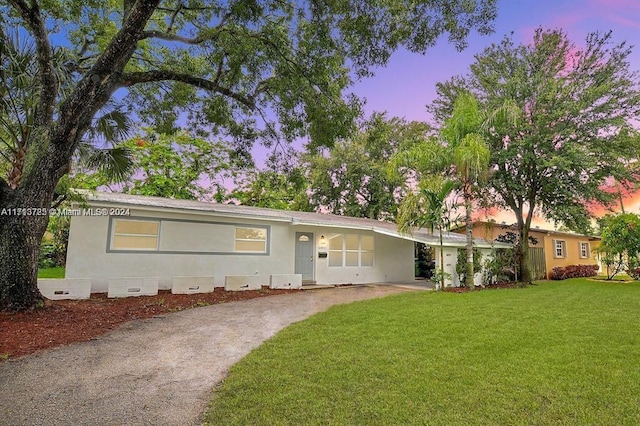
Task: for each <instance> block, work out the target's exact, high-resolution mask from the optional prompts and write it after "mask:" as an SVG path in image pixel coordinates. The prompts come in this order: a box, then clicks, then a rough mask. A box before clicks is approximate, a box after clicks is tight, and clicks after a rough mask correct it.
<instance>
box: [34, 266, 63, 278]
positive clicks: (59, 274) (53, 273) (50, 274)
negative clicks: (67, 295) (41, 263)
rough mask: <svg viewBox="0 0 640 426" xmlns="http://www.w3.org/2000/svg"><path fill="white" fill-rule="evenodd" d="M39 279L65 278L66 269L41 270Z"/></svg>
mask: <svg viewBox="0 0 640 426" xmlns="http://www.w3.org/2000/svg"><path fill="white" fill-rule="evenodd" d="M38 278H64V267H62V266H58V267H55V268H43V269H39V270H38Z"/></svg>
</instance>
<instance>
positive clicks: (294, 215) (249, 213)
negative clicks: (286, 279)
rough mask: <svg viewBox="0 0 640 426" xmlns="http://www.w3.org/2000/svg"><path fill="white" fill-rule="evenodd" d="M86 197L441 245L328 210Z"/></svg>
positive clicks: (418, 233) (456, 237)
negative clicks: (276, 208)
mask: <svg viewBox="0 0 640 426" xmlns="http://www.w3.org/2000/svg"><path fill="white" fill-rule="evenodd" d="M78 192H80V193H82V194H84V195H86V197H87V202H88V203H89V204H91V205H107V206H113V205H117V206H128V207H130V208H132V207H135V208H139V209H145V210H158V211H174V212H188V213H198V214H205V215H211V216H226V217H241V218H245V219H260V220H267V221H275V222H287V223H290V224H291V225H293V226H296V225H298V226H301V225H307V226H322V227H335V228H345V229H354V230H368V231H373V232H375V233H378V234H381V235H388V236H391V237H395V238H403V239H407V240H411V241H416V242H420V243H424V244H427V245H430V246H437V245H439V244H440V243H439V235H437V234H436V235H434V234H432V233H431V231H430V230H428V229H424V228H420V229H415V230H414V231H413V232H412V233H411V234H403V233H400V232H399V231H398V230H397V227H396V224H394V223H391V222H384V221H379V220H373V219H364V218H356V217H348V216H339V215H334V214H327V213H309V212H298V211H290V210H275V209H266V208H261V207H250V206H243V205H234V204H220V203H209V202H203V201H194V200H174V199H169V198H161V197H149V196H143V195H129V194H119V193H113V192H89V191H78ZM465 243H466V239H465V236H464V235H461V234H458V233H454V232H444V233H443V245H444V246H448V247H464V246H465ZM474 244H475V245H476V247H479V248H492V247H495V248H510V247H511V245H510V244H505V243H495V242H494V243H491V242H489V241H487V240H485V239H482V238H474Z"/></svg>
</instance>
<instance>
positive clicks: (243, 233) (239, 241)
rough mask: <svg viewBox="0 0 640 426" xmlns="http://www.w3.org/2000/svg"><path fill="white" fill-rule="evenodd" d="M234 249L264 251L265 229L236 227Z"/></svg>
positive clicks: (265, 241) (238, 250) (265, 242)
mask: <svg viewBox="0 0 640 426" xmlns="http://www.w3.org/2000/svg"><path fill="white" fill-rule="evenodd" d="M235 251H237V252H248V253H266V252H267V229H266V228H245V227H236V242H235Z"/></svg>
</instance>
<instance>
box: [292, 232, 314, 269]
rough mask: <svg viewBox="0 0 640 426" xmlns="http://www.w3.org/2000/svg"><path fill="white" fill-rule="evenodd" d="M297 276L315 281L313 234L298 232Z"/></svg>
mask: <svg viewBox="0 0 640 426" xmlns="http://www.w3.org/2000/svg"><path fill="white" fill-rule="evenodd" d="M295 273H296V274H302V281H313V232H296V269H295Z"/></svg>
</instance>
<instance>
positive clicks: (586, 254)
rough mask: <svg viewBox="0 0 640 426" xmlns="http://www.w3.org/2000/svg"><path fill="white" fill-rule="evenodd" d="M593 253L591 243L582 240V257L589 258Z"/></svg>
mask: <svg viewBox="0 0 640 426" xmlns="http://www.w3.org/2000/svg"><path fill="white" fill-rule="evenodd" d="M590 253H591V247H590V244H589V243H588V242H587V241H580V258H581V259H588V258H589V254H590Z"/></svg>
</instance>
